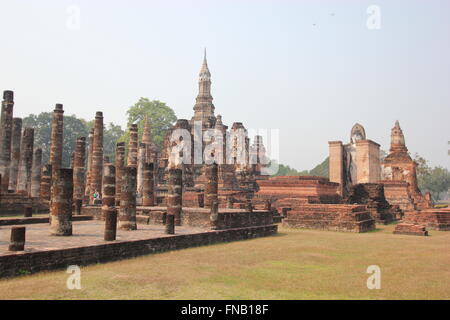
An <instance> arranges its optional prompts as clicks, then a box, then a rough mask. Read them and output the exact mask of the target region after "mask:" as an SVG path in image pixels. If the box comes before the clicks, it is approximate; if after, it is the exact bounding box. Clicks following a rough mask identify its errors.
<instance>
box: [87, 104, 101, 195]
mask: <svg viewBox="0 0 450 320" xmlns="http://www.w3.org/2000/svg"><path fill="white" fill-rule="evenodd" d="M102 172H103V113H102V112H97V113H96V115H95V123H94V140H93V150H92V170H91V188H90V189H91V190H90V195H89V197H90V203H94V197H93V194H94V192H95V191H97V192H98V193H99V194H101V192H102Z"/></svg>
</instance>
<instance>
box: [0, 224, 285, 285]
mask: <svg viewBox="0 0 450 320" xmlns="http://www.w3.org/2000/svg"><path fill="white" fill-rule="evenodd" d="M277 230H278V227H277V226H276V225H267V226H259V227H249V228H237V229H229V230H220V231H205V232H201V233H194V234H183V235H173V236H163V237H158V238H150V239H142V240H128V241H116V242H105V243H102V244H96V245H89V246H80V247H76V248H67V249H56V250H45V251H38V252H21V253H8V254H6V255H2V256H0V278H1V277H12V276H16V275H20V274H22V273H23V272H29V273H35V272H39V271H44V270H52V269H62V268H67V267H68V266H70V265H79V266H85V265H89V264H96V263H104V262H109V261H116V260H122V259H126V258H133V257H137V256H142V255H147V254H152V253H156V252H163V251H169V250H178V249H184V248H190V247H198V246H204V245H210V244H215V243H220V242H230V241H238V240H245V239H253V238H258V237H267V236H271V235H274V234H276V233H277Z"/></svg>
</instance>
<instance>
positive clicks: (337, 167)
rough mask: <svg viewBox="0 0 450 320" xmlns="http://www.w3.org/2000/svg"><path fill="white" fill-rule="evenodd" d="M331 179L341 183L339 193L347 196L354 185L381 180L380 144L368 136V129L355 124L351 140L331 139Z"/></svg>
mask: <svg viewBox="0 0 450 320" xmlns="http://www.w3.org/2000/svg"><path fill="white" fill-rule="evenodd" d="M328 144H329V150H330V181H331V182H336V183H339V194H340V195H341V196H342V197H344V198H345V197H346V196H347V195H348V194H349V193H350V191H351V188H352V186H353V185H355V184H359V183H377V182H379V181H380V174H381V167H380V145H379V144H378V143H376V142H374V141H372V140H368V139H367V138H366V131H365V129H364V127H363V126H362V125H360V124H358V123H357V124H355V125H354V126H353V128H352V131H351V134H350V142H349V143H348V144H345V145H344V144H342V142H341V141H330V142H329V143H328Z"/></svg>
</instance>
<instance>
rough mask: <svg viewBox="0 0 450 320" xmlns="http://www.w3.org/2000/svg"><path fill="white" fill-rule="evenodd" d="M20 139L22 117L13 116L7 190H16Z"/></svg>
mask: <svg viewBox="0 0 450 320" xmlns="http://www.w3.org/2000/svg"><path fill="white" fill-rule="evenodd" d="M21 140H22V119H21V118H13V124H12V142H11V143H12V144H11V165H10V169H9V190H13V191H16V188H17V175H18V173H19V162H20V142H21Z"/></svg>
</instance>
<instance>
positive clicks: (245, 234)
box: [0, 57, 277, 276]
mask: <svg viewBox="0 0 450 320" xmlns="http://www.w3.org/2000/svg"><path fill="white" fill-rule="evenodd" d="M210 85H211V81H210V73H209V70H208V66H207V62H206V57H205V60H204V63H203V65H202V69H201V72H200V81H199V95H198V97H197V101H196V104H195V106H194V111H195V113H194V116H193V118H192V119H191V121H188V120H183V119H180V120H178V121H177V123H176V124H175V125H174V126H173V128H172V129H170V130H169V131H168V132H167V136H166V138H165V140H164V147H163V148H162V149H161V150H159V149H158V147H157V146H156V145H155V144H154V143H153V142H152V138H151V123H150V121H149V119H148V118H146V119H145V123H144V130H143V131H144V132H143V135H142V139H141V141H139V135H138V127H137V125H136V124H132V125H131V126H130V128H129V130H130V140H129V144H128V146H127V147H128V153H127V157H125V155H126V146H125V144H124V143H121V142H120V143H117V146H116V147H117V148H116V157H115V162H114V163H109V159H107V157H104V154H103V130H104V124H103V113H102V112H96V114H95V120H94V127H93V128H92V130H91V131H90V132H89V136H88V137H87V139H86V137H78V138H76V140H75V141H73V143H74V151H73V153H72V154H71V163H70V168H64V167H63V163H62V151H63V142H64V141H63V137H64V135H63V133H64V109H63V105H62V104H56V106H55V108H54V110H53V115H52V121H51V138H50V154H49V162H48V163H42V150H41V149H38V148H34V129H33V128H22V121H21V119H19V118H13V106H14V101H13V97H14V95H13V93H12V92H11V91H5V93H4V101H3V103H2V116H1V123H2V127H1V131H0V133H1V135H0V142H1V148H0V153H1V154H0V173H1V177H2V178H3V179H1V180H0V181H1V188H2V192H1V193H0V212H1V214H11V213H14V214H16V215H17V214H21V215H23V214H25V217H24V218H8V219H9V220H11V221H9V220H8V219H7V220H5V221H4V222H5V223H6V224H7V225H10V224H25V225H27V224H30V223H38V224H39V223H40V224H42V225H41V228H43V229H46V230H47V232H46V233H47V235H48V236H51V237H58V238H59V239H62V238H67V237H68V238H77V239H78V234H77V228H79V227H80V226H79V225H77V223H78V222H79V221H103V222H104V225H103V226H104V227H103V232H102V234H101V238H102V240H103V241H107V242H106V243H107V244H110V245H111V246H113V247H118V246H120V247H123V248H127V246H128V248H131V250H132V251H131V252H130V254H129V255H124V254H123V253H121V254H120V255H117V254H110V253H109V252H111V251H110V250H111V249H109V248H110V247H109V246H104V245H103V246H99V247H98V248H97V247H95V246H89V248H91V247H92V248H94V247H95V248H96V249H95V255H96V257H94V258H93V257H92V256H86V255H85V254H86V252H87V251H73V250H72V249H70V248H64V247H61V246H59V248H60V249H58V250H62V251H61V252H64V253H62V255H63V256H62V257H61V259H59V260H57V261H56V260H55V261H53V260H52V259H51V258H50V257H51V255H50V256H49V258H45V261H41V260H42V259H44V258H43V257H46V251H47V250H48V249H47V248H43V249H42V250H43V251H42V250H41V251H40V250H39V249H32V251H30V252H26V253H25V255H26V256H28V255H30V256H31V255H35V254H38V253H39V254H40V255H39V257H37V256H36V258H27V259H26V260H24V261H22V260H21V259H22V258H21V257H22V256H16V255H11V254H6V255H5V254H4V253H2V251H1V248H0V261H3V262H5V263H3V264H1V263H0V264H1V265H2V266H1V267H0V276H3V275H11V274H14V272H16V271H17V270H19V269H18V268H19V266H20V265H21V264H23V266H24V268H25V269H27V270H32V271H36V270H39V269H40V268H44V269H48V268H53V267H56V266H57V265H61V264H62V263H64V261H66V259H69V260H70V261H69V260H67V261H68V262H71V263H72V262H73V261H81V263H82V264H84V263H85V262H86V261H91V260H92V259H99V257H101V256H102V257H105V258H104V259H105V260H108V261H109V260H115V259H118V258H119V257H124V256H133V255H139V254H143V253H144V252H155V251H164V250H167V249H170V248H177V247H180V248H182V247H189V246H195V245H201V244H208V243H214V242H220V241H232V240H238V239H245V238H252V237H258V236H268V235H272V234H274V233H276V232H277V226H276V225H274V219H273V217H274V212H273V211H272V210H271V209H270V208H269V209H267V208H261V209H258V208H255V207H254V205H253V204H252V203H251V201H250V199H251V198H252V197H253V196H254V193H255V192H256V191H257V189H258V188H259V187H258V185H257V184H256V181H257V180H258V179H263V178H262V177H261V171H262V168H263V164H262V163H261V162H262V161H261V159H263V157H264V155H262V154H260V153H262V152H263V150H265V149H264V145H263V142H262V138H260V137H257V138H256V139H255V142H254V144H253V145H250V139H249V138H248V137H247V130H246V129H245V127H244V126H243V124H242V123H240V122H236V123H234V124H233V126H232V128H231V129H230V131H229V132H227V130H228V127H227V126H225V125H224V124H223V123H222V120H221V117H220V116H217V117H216V116H215V115H214V106H213V104H212V97H211V95H210ZM179 128H183V129H187V130H188V134H189V136H188V137H187V140H185V141H186V143H187V141H188V140H191V141H192V142H193V141H194V140H195V139H199V136H198V134H200V138H202V137H203V135H205V136H207V135H208V129H216V130H218V132H219V135H220V136H222V137H223V138H224V140H227V139H228V140H227V141H228V143H227V144H225V147H223V148H222V149H219V148H217V147H216V145H215V142H216V141H217V140H215V139H214V138H216V136H215V137H214V138H213V137H210V138H209V139H208V138H207V139H206V141H207V143H206V144H205V145H204V146H202V149H201V152H202V155H201V159H200V163H192V164H184V163H181V162H178V160H177V159H176V156H178V157H180V156H183V151H184V152H185V154H184V155H189V154H191V153H192V154H194V153H195V152H196V150H194V148H193V147H192V149H183V150H181V149H180V150H179V151H178V154H177V155H176V156H175V157H174V154H173V150H172V149H173V148H172V147H174V146H175V145H176V144H177V143H180V142H181V141H183V140H182V139H177V137H176V130H177V129H179ZM174 132H175V134H174ZM238 133H239V135H238ZM229 136H231V138H229ZM174 137H175V139H174ZM178 138H180V137H178ZM238 139H242V140H243V142H244V145H245V148H244V154H243V155H241V154H239V150H238V146H237V144H238V143H239V142H241V141H238ZM186 150H187V152H186ZM205 150H206V151H205ZM208 150H210V152H209V153H208ZM230 150H231V151H230ZM228 154H231V162H225V160H226V157H227V155H228ZM210 157H211V158H212V159H213V160H214V161H212V162H211V161H208V160H210V159H209V158H210ZM240 157H241V158H240ZM250 157H255V158H256V163H255V164H252V165H250V164H249V158H250ZM222 160H223V161H224V162H223V163H222V162H221V161H222ZM10 177H11V179H10ZM94 194H96V195H98V197H95V196H94ZM230 201H232V202H233V203H234V206H233V205H232V207H231V208H226V207H227V205H228V204H229V202H230ZM219 207H220V208H219ZM25 209H26V210H25ZM30 210H31V211H30ZM33 212H43V213H49V215H48V216H47V218H45V217H33V216H32V215H33ZM88 218H93V219H94V220H89V219H88ZM43 222H47V223H49V224H50V225H49V226H48V225H46V224H43ZM93 223H94V222H93ZM149 224H152V225H156V226H163V227H164V230H165V233H166V234H169V235H172V236H173V237H177V238H178V237H179V238H180V239H182V240H172V239H171V238H164V237H162V238H157V239H155V241H154V243H155V244H154V245H155V247H154V249H151V250H150V249H149V248H148V247H146V249H145V250H141V249H137V248H138V247H139V245H138V244H137V243H140V242H142V239H148V237H149V236H150V234H148V235H145V233H144V234H142V233H140V234H141V236H140V237H144V238H136V240H130V241H129V244H126V245H125V244H123V243H120V244H119V245H118V246H117V245H115V243H116V239H117V238H118V237H124V236H125V234H126V233H132V232H139V230H140V229H141V228H142V229H146V227H145V226H146V225H149ZM189 228H193V229H192V230H195V232H194V231H192V232H194V233H193V234H192V235H189V236H186V235H185V234H181V235H179V234H178V233H179V232H180V231H178V230H181V232H182V233H185V232H186V231H184V230H186V229H187V230H190V229H189ZM25 229H26V228H25ZM25 229H23V230H24V231H23V232H24V233H23V235H24V237H25ZM21 230H22V229H21ZM210 230H214V231H215V232H216V233H214V234H209V233H208V232H209V231H210ZM1 231H2V230H0V233H1ZM30 232H32V234H33V233H35V232H37V231H35V230H33V229H32V230H31V231H30ZM197 234H198V236H197ZM17 235H18V236H17V237H16V236H14V239H16V240H15V242H17V243H19V244H20V241H19V240H20V239H19V238H20V237H19V236H20V235H22V233H17ZM145 237H147V238H145ZM17 239H18V240H17ZM27 239H28V238H27ZM190 239H191V241H190ZM27 241H28V240H27ZM46 241H56V240H46ZM76 241H77V240H74V243H76ZM145 241H148V240H145ZM192 241H193V242H192ZM63 242H64V241H63ZM39 243H40V242H37V243H36V244H35V245H37V246H39ZM57 243H58V241H56V242H55V244H57ZM135 243H136V244H135ZM149 243H150V242H149ZM174 243H176V246H174V245H173V244H174ZM11 246H12V247H14V248H19V249H18V250H19V251H23V250H26V248H27V244H26V242H25V243H24V245H23V246H21V245H13V244H11ZM81 247H83V245H80V248H81ZM111 248H112V247H111ZM121 250H123V249H121ZM133 250H137V251H133ZM51 251H52V250H49V252H51ZM70 252H76V253H75V255H74V256H71V253H70ZM69 257H70V258H69ZM102 259H103V258H102Z"/></svg>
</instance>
